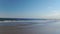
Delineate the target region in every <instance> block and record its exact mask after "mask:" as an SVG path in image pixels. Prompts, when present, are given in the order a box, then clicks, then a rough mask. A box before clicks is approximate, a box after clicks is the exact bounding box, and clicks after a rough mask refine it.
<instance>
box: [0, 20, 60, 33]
mask: <svg viewBox="0 0 60 34" xmlns="http://www.w3.org/2000/svg"><path fill="white" fill-rule="evenodd" d="M0 24H1V23H0ZM7 24H8V25H9V26H8V25H7ZM4 25H5V26H4ZM11 25H12V26H11ZM0 34H60V21H59V22H51V23H50V21H49V22H42V23H40V22H14V23H13V22H12V23H3V26H1V25H0Z"/></svg>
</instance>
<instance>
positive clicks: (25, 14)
mask: <svg viewBox="0 0 60 34" xmlns="http://www.w3.org/2000/svg"><path fill="white" fill-rule="evenodd" d="M0 17H1V18H48V19H60V0H0Z"/></svg>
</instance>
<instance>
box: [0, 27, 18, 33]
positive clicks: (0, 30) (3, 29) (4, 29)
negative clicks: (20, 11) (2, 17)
mask: <svg viewBox="0 0 60 34" xmlns="http://www.w3.org/2000/svg"><path fill="white" fill-rule="evenodd" d="M0 34H17V31H16V26H0Z"/></svg>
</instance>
